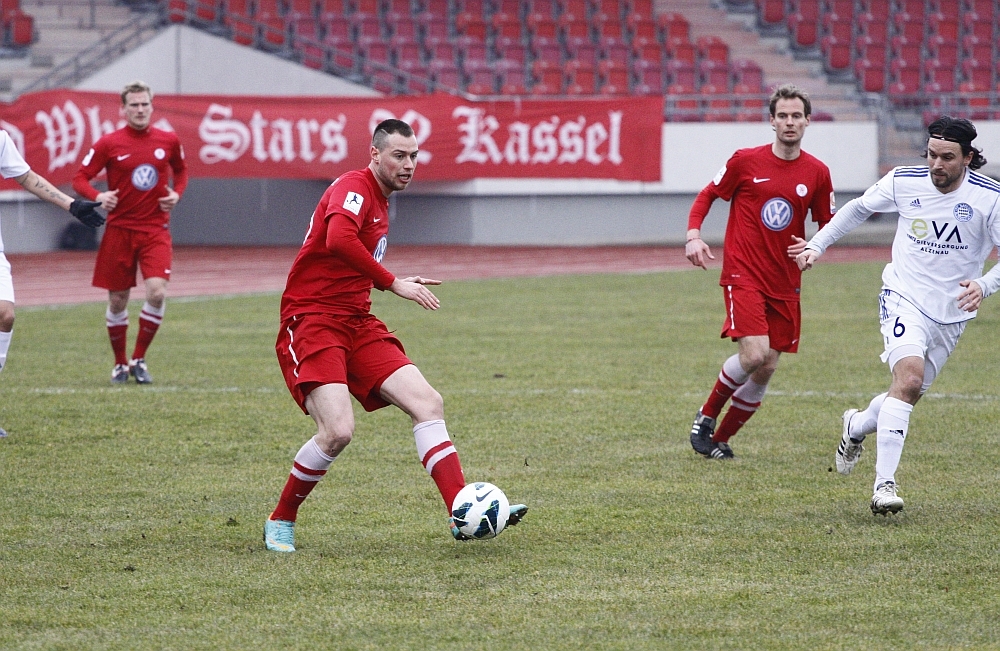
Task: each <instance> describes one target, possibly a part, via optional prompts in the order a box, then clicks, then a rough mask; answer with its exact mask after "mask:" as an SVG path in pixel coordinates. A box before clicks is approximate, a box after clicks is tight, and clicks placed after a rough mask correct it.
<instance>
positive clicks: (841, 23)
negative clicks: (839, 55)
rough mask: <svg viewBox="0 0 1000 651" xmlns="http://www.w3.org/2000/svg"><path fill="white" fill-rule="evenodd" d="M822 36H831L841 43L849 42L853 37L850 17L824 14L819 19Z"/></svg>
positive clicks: (852, 24)
mask: <svg viewBox="0 0 1000 651" xmlns="http://www.w3.org/2000/svg"><path fill="white" fill-rule="evenodd" d="M821 25H822V32H823V36H832V37H833V38H835V39H837V40H838V41H840V42H841V43H847V44H848V45H849V44H850V42H851V37H852V36H853V35H854V23H853V19H852V18H850V17H843V16H841V15H840V14H833V13H830V14H824V15H823V18H822V19H821Z"/></svg>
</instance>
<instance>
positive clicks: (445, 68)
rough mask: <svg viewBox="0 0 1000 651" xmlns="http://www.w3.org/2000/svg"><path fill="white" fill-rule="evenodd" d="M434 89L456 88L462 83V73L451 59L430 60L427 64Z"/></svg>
mask: <svg viewBox="0 0 1000 651" xmlns="http://www.w3.org/2000/svg"><path fill="white" fill-rule="evenodd" d="M427 67H428V68H429V69H430V73H431V78H432V79H433V80H434V87H435V89H440V88H450V89H458V88H459V87H460V86H461V85H462V73H461V72H460V71H459V69H458V66H456V65H455V63H454V62H451V61H431V62H430V63H429V64H428V66H427Z"/></svg>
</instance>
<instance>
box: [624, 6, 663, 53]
mask: <svg viewBox="0 0 1000 651" xmlns="http://www.w3.org/2000/svg"><path fill="white" fill-rule="evenodd" d="M625 24H626V26H627V30H628V38H629V39H630V41H631V43H632V45H637V44H638V45H647V44H653V43H659V42H660V37H659V35H658V34H657V32H656V23H654V22H653V21H652V20H650V19H649V18H644V17H639V14H632V15H631V16H630V17H629V20H628V21H627V22H626V23H625Z"/></svg>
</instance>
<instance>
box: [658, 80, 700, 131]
mask: <svg viewBox="0 0 1000 651" xmlns="http://www.w3.org/2000/svg"><path fill="white" fill-rule="evenodd" d="M694 95H695V90H694V86H693V85H692V86H687V85H685V84H670V85H669V86H667V93H666V96H665V98H664V99H665V100H666V117H667V120H668V121H670V122H700V121H701V111H700V107H699V106H698V98H697V97H695V96H694Z"/></svg>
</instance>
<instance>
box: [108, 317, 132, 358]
mask: <svg viewBox="0 0 1000 651" xmlns="http://www.w3.org/2000/svg"><path fill="white" fill-rule="evenodd" d="M127 332H128V324H127V323H126V324H125V325H113V326H108V338H110V339H111V351H112V352H113V353H114V354H115V364H128V357H127V356H126V355H125V337H126V334H127Z"/></svg>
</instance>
